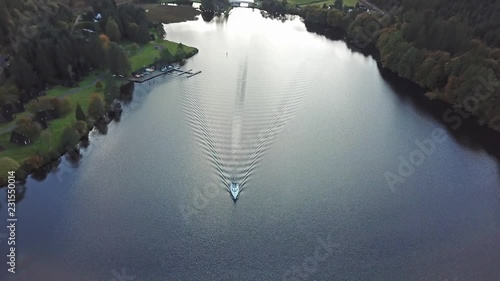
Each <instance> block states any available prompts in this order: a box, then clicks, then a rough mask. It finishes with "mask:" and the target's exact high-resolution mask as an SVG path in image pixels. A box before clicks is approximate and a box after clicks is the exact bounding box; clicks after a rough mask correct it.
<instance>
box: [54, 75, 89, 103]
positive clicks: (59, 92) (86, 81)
mask: <svg viewBox="0 0 500 281" xmlns="http://www.w3.org/2000/svg"><path fill="white" fill-rule="evenodd" d="M96 79H97V73H95V72H92V73H90V75H89V76H87V77H85V79H83V81H81V82H80V83H78V86H79V87H80V88H86V87H89V86H90V85H91V84H92V83H94V81H95V80H96ZM72 89H76V88H67V87H63V86H55V87H53V88H52V89H50V90H48V91H47V97H60V96H62V95H64V94H65V93H67V92H68V91H71V90H72Z"/></svg>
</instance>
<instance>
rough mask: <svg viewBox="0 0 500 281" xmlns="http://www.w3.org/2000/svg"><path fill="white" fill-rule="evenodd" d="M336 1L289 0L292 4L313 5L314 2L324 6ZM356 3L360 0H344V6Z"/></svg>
mask: <svg viewBox="0 0 500 281" xmlns="http://www.w3.org/2000/svg"><path fill="white" fill-rule="evenodd" d="M334 2H335V0H328V1H324V0H288V3H290V4H294V5H301V6H302V5H304V6H305V5H311V4H314V5H320V6H322V5H323V4H326V5H333V3H334ZM356 3H358V0H344V6H355V5H356Z"/></svg>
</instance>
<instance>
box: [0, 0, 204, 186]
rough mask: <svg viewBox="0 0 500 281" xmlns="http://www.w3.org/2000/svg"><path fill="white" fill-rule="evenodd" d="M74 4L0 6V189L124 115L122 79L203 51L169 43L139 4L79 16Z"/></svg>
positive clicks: (99, 1)
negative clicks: (10, 176)
mask: <svg viewBox="0 0 500 281" xmlns="http://www.w3.org/2000/svg"><path fill="white" fill-rule="evenodd" d="M71 2H75V1H65V0H40V1H36V2H35V1H34V0H5V1H0V58H1V60H0V62H3V63H2V64H1V65H0V67H1V68H0V70H1V72H0V121H1V122H0V132H1V133H0V153H1V154H0V156H1V157H0V172H1V173H2V174H0V185H2V184H5V182H6V181H5V180H6V171H17V177H18V179H19V180H21V179H24V178H25V177H26V176H27V175H28V174H30V173H32V172H34V171H36V170H38V169H40V168H42V167H44V166H46V165H47V164H48V163H50V162H51V161H54V160H58V159H59V157H60V156H61V155H63V154H65V153H67V152H71V153H73V152H76V151H77V150H76V147H77V144H78V143H79V142H80V141H81V140H85V139H86V138H87V135H88V133H89V131H90V130H92V128H93V127H94V126H97V127H98V128H99V127H100V126H101V125H102V124H105V123H106V124H107V123H108V122H109V121H110V120H111V119H113V118H114V116H115V113H117V112H121V105H120V103H119V100H121V99H122V98H123V96H122V93H121V89H120V88H121V86H122V85H124V83H125V82H124V79H121V78H126V77H128V76H129V75H131V72H132V71H137V70H141V69H144V68H146V67H147V66H149V65H152V64H160V63H161V64H169V63H173V62H176V61H180V60H183V59H185V58H187V57H190V56H192V55H193V54H195V53H196V52H197V50H196V49H195V48H191V47H188V46H184V45H182V44H176V43H173V42H169V41H164V40H163V38H164V36H165V34H164V30H163V26H162V24H161V23H155V22H151V21H150V20H149V19H148V18H147V16H146V13H145V11H144V10H143V9H141V8H138V7H136V6H134V5H131V4H123V5H120V6H118V5H117V4H116V2H115V1H114V0H85V1H84V2H85V5H87V8H86V10H85V11H78V12H74V10H73V9H72V6H71ZM132 68H135V69H132ZM141 73H142V72H141ZM120 77H121V78H120ZM128 94H129V93H125V95H128Z"/></svg>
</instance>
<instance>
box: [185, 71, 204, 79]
mask: <svg viewBox="0 0 500 281" xmlns="http://www.w3.org/2000/svg"><path fill="white" fill-rule="evenodd" d="M200 73H201V70H200V71H198V72H195V73H191V74H189V75H188V76H186V78H190V77H193V76H195V75H198V74H200Z"/></svg>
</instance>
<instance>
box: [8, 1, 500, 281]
mask: <svg viewBox="0 0 500 281" xmlns="http://www.w3.org/2000/svg"><path fill="white" fill-rule="evenodd" d="M166 31H167V37H168V39H169V40H173V41H178V42H182V43H183V44H186V45H191V46H196V47H198V48H199V50H200V52H199V54H198V55H196V56H195V57H194V58H192V59H190V60H189V61H188V63H187V64H186V65H185V66H184V67H183V68H184V69H186V70H189V69H193V71H200V70H201V71H202V73H201V74H199V75H197V76H194V77H191V78H185V77H183V76H177V75H172V76H167V77H159V78H157V79H156V80H153V82H146V83H144V84H143V85H139V86H136V89H135V95H134V99H133V101H132V103H131V104H130V105H127V106H125V111H124V114H123V117H122V121H121V122H120V123H112V124H110V126H109V130H108V134H107V135H99V134H97V133H94V134H92V135H91V141H90V145H89V146H88V147H87V148H85V149H82V155H83V158H82V159H81V160H80V161H79V162H78V163H76V164H75V163H73V164H71V163H70V162H68V161H67V160H63V162H62V163H61V165H60V167H59V170H58V171H57V172H55V173H52V174H49V175H48V176H47V178H46V179H45V180H44V181H41V182H38V181H36V180H34V179H30V180H28V182H27V184H26V186H25V187H24V189H23V191H24V198H23V200H22V201H20V202H19V203H18V209H17V216H18V222H17V229H16V231H17V245H18V246H17V251H18V252H17V273H16V274H15V275H12V274H7V272H6V270H7V266H6V263H5V262H6V257H5V256H6V254H7V244H6V239H5V237H4V236H2V237H3V238H2V241H1V243H0V249H1V253H2V254H1V257H0V261H1V264H3V266H2V267H3V268H4V269H2V270H1V273H0V279H1V280H19V281H21V280H22V281H47V280H51V281H59V280H62V281H66V280H71V281H73V280H74V281H80V280H82V281H83V280H86V281H90V280H99V281H101V280H102V281H111V280H114V281H116V280H120V281H121V280H127V281H132V280H136V281H139V280H140V281H157V280H240V281H241V280H443V281H444V280H500V191H499V188H500V170H499V156H498V155H499V154H498V151H497V150H495V148H496V147H497V144H498V140H499V138H498V134H495V133H492V132H490V131H488V130H484V129H481V128H479V127H476V126H470V124H469V123H467V122H466V123H465V124H464V125H462V126H461V128H459V129H458V130H453V129H452V128H451V125H452V124H448V123H446V122H444V121H443V120H442V118H441V116H442V115H443V113H444V112H445V111H446V110H447V109H448V107H447V106H444V105H442V104H440V103H438V102H429V101H427V100H426V99H425V98H424V97H423V91H421V90H419V89H416V88H414V87H412V86H411V85H409V84H408V83H406V82H404V81H397V80H394V79H393V78H391V77H387V76H386V75H381V73H380V71H379V69H378V67H377V64H376V62H375V61H374V60H373V59H372V58H371V57H369V56H364V55H362V54H360V53H357V52H354V51H351V50H350V49H349V48H348V47H347V46H346V45H345V44H344V43H343V42H341V41H331V40H329V39H326V38H325V37H323V36H321V35H317V34H314V33H310V32H308V31H307V30H306V28H305V26H304V24H303V23H302V22H301V21H300V20H299V19H295V20H291V21H287V22H281V21H277V20H271V19H264V18H262V17H261V15H260V12H259V11H258V10H255V11H252V10H251V9H233V10H232V12H231V15H230V16H229V19H214V20H213V21H212V22H210V23H205V22H203V21H202V20H198V21H192V22H185V23H178V24H171V25H167V26H166ZM389 76H390V75H389ZM440 130H442V131H440ZM436 132H437V133H440V132H441V133H443V134H444V135H441V136H439V138H438V139H439V140H440V141H441V140H443V141H441V142H440V143H436V142H434V141H433V144H434V148H433V149H431V148H432V146H428V147H427V153H424V152H425V151H424V152H422V153H418V152H414V151H415V150H416V149H417V148H418V146H417V144H416V142H417V141H424V142H425V140H426V139H432V137H433V134H434V135H435V134H436ZM422 156H423V157H422ZM400 157H402V158H403V159H406V160H408V159H410V158H411V161H413V162H414V163H417V164H419V166H418V167H416V168H415V169H414V171H413V173H412V174H411V175H409V176H407V177H401V179H402V181H403V182H397V183H393V185H392V188H391V185H390V184H389V183H388V181H387V179H386V177H385V176H384V174H386V175H387V173H386V172H391V173H392V174H393V175H398V166H399V165H400V163H401V161H402V160H401V159H400ZM419 157H420V158H422V159H419ZM406 160H403V161H406ZM408 161H410V160H408ZM231 181H238V182H240V183H241V185H242V191H241V193H240V196H239V199H238V201H237V202H236V203H233V201H232V199H231V196H230V194H229V192H228V191H227V185H228V184H229V183H230V182H231ZM20 191H21V190H20ZM3 193H5V189H4V190H3ZM3 202H5V201H3ZM1 212H2V218H6V205H5V203H2V206H1ZM3 233H6V230H5V229H4V230H3Z"/></svg>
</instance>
